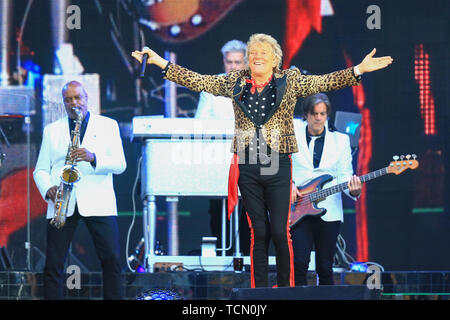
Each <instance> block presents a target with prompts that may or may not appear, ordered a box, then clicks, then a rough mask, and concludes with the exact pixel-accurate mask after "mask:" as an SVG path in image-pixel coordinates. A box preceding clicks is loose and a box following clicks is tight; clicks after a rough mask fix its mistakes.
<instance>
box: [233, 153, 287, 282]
mask: <svg viewBox="0 0 450 320" xmlns="http://www.w3.org/2000/svg"><path fill="white" fill-rule="evenodd" d="M268 166H270V165H262V164H259V163H258V164H239V180H238V185H239V190H240V192H241V196H242V200H243V203H244V207H245V209H246V210H247V216H248V222H249V226H250V239H251V244H250V258H251V286H252V287H267V286H268V266H269V261H268V257H269V254H268V250H269V244H270V239H272V241H273V243H274V245H275V251H276V264H277V286H279V287H282V286H293V285H294V278H293V277H294V270H293V252H292V243H291V239H290V232H289V224H288V220H289V214H290V193H291V180H292V161H291V158H290V156H289V155H280V158H279V166H278V170H277V172H276V173H273V174H264V170H263V169H264V168H266V169H267V167H268Z"/></svg>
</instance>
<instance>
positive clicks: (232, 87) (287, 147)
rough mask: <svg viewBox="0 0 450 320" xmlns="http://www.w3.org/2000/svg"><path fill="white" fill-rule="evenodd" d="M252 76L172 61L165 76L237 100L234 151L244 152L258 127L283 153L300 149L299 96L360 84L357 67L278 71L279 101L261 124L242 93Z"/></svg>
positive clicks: (234, 103)
mask: <svg viewBox="0 0 450 320" xmlns="http://www.w3.org/2000/svg"><path fill="white" fill-rule="evenodd" d="M249 77H250V71H249V70H239V71H232V72H230V73H228V74H227V75H201V74H199V73H196V72H194V71H191V70H189V69H186V68H184V67H182V66H179V65H177V64H172V63H171V64H169V66H168V68H167V69H166V71H165V75H164V78H165V79H167V80H170V81H173V82H175V83H177V84H180V85H182V86H185V87H187V88H188V89H190V90H192V91H195V92H201V91H206V92H209V93H212V94H214V95H216V96H225V97H229V98H231V99H232V100H233V108H234V117H235V133H234V138H233V143H232V147H231V151H232V152H241V151H243V150H245V148H246V147H247V146H248V144H249V143H250V141H251V139H252V138H253V136H254V135H255V134H256V130H261V133H262V134H263V136H264V139H265V140H266V142H267V144H268V145H269V147H270V148H271V149H272V150H274V151H277V152H279V153H294V152H298V147H297V140H296V139H295V133H294V122H293V119H294V108H295V104H296V102H297V99H298V98H299V97H305V96H309V95H312V94H315V93H318V92H327V91H331V90H338V89H341V88H344V87H347V86H352V85H358V84H359V82H360V77H358V78H356V77H355V76H354V73H353V68H347V69H344V70H341V71H336V72H332V73H329V74H325V75H320V76H316V75H302V74H301V72H300V70H299V69H298V68H293V69H286V70H283V71H281V72H279V73H275V74H274V79H275V84H276V90H277V95H276V103H275V108H273V109H272V114H269V116H268V121H267V122H266V123H264V124H263V125H262V126H261V127H256V125H255V124H254V123H253V122H252V121H251V120H250V117H249V116H248V115H247V114H246V113H245V111H244V110H245V108H244V107H243V104H242V101H241V96H242V93H243V90H244V88H245V85H246V83H245V79H246V78H249Z"/></svg>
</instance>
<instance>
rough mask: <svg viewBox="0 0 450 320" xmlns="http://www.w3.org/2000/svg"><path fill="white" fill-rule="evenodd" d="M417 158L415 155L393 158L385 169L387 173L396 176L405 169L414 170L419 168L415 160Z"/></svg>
mask: <svg viewBox="0 0 450 320" xmlns="http://www.w3.org/2000/svg"><path fill="white" fill-rule="evenodd" d="M416 158H417V156H416V155H415V154H413V155H410V154H408V155H406V156H400V157H399V156H394V157H393V159H394V161H392V162H391V163H389V166H388V167H387V170H388V172H389V173H394V174H396V175H398V174H400V173H402V172H403V171H405V170H407V169H411V170H414V169H416V168H417V167H418V166H419V161H417V160H416Z"/></svg>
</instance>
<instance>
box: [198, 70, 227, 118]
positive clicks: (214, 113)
mask: <svg viewBox="0 0 450 320" xmlns="http://www.w3.org/2000/svg"><path fill="white" fill-rule="evenodd" d="M222 75H225V73H222ZM195 118H197V119H220V120H234V109H233V102H232V100H231V99H230V98H227V97H222V96H215V95H213V94H211V93H208V92H206V91H202V92H200V98H199V101H198V106H197V111H196V112H195Z"/></svg>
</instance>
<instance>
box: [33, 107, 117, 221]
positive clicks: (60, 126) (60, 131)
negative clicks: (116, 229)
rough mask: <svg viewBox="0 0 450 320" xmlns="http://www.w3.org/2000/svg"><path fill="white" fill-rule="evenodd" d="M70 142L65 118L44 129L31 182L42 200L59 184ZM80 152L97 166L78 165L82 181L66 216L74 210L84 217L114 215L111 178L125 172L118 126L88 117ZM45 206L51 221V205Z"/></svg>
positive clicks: (115, 209) (115, 213)
mask: <svg viewBox="0 0 450 320" xmlns="http://www.w3.org/2000/svg"><path fill="white" fill-rule="evenodd" d="M69 142H70V133H69V123H68V119H67V117H64V118H62V119H60V120H57V121H55V122H53V123H51V124H49V125H47V126H46V127H45V129H44V135H43V139H42V144H41V149H40V152H39V157H38V160H37V163H36V167H35V170H34V172H33V176H34V180H35V182H36V185H37V187H38V189H39V192H40V193H41V195H42V197H43V198H44V199H45V195H46V193H47V191H48V189H50V188H51V187H53V186H55V185H57V186H59V184H60V173H61V169H62V167H63V166H64V164H65V160H66V154H67V150H68V147H69ZM80 147H81V148H86V149H87V150H89V151H90V152H92V153H94V154H95V156H96V166H95V167H93V166H92V165H91V163H89V162H86V161H81V162H79V163H78V164H77V167H78V169H79V170H80V172H81V179H80V181H78V182H77V183H76V184H75V185H74V188H73V191H72V195H71V199H70V201H69V208H68V214H67V216H71V215H72V214H73V212H74V210H75V203H77V205H78V211H79V212H80V214H81V215H83V216H111V215H117V205H116V196H115V193H114V188H113V177H112V175H113V174H120V173H122V172H124V171H125V169H126V161H125V155H124V152H123V147H122V139H121V138H120V131H119V126H118V124H117V122H116V121H115V120H113V119H110V118H107V117H104V116H100V115H95V114H92V113H91V114H90V118H89V123H88V126H87V128H86V133H85V135H84V138H83V141H82V144H81V146H80ZM46 201H47V202H48V209H47V218H48V219H50V218H52V217H53V210H54V203H53V201H51V200H46Z"/></svg>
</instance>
